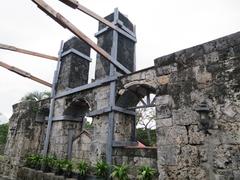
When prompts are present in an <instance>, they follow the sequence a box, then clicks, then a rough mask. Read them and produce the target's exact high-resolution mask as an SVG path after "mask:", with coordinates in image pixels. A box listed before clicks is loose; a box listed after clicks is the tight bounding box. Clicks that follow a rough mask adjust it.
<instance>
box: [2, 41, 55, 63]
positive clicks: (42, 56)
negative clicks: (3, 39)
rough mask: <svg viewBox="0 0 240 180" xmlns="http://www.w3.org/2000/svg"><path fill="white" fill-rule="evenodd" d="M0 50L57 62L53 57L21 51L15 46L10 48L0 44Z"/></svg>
mask: <svg viewBox="0 0 240 180" xmlns="http://www.w3.org/2000/svg"><path fill="white" fill-rule="evenodd" d="M0 49H4V50H9V51H14V52H18V53H22V54H28V55H32V56H37V57H41V58H45V59H50V60H54V61H57V60H58V58H57V57H54V56H49V55H46V54H42V53H38V52H34V51H29V50H26V49H21V48H17V47H15V46H10V45H6V44H0Z"/></svg>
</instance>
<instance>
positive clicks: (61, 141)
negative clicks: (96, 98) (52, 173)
mask: <svg viewBox="0 0 240 180" xmlns="http://www.w3.org/2000/svg"><path fill="white" fill-rule="evenodd" d="M89 56H90V47H89V46H88V45H87V44H86V43H84V42H83V41H82V40H80V39H78V38H76V37H73V38H71V39H70V40H68V41H67V42H66V43H65V44H64V47H63V53H62V58H61V66H60V72H59V78H58V81H57V88H56V90H57V93H56V94H57V95H58V94H60V93H62V92H64V91H66V90H69V89H72V88H75V87H78V86H81V85H84V84H87V83H88V72H89V63H90V58H89ZM86 104H87V103H84V100H81V101H76V102H75V101H74V100H73V98H72V96H66V97H63V98H59V99H56V101H55V107H54V117H53V124H52V131H51V137H50V146H49V154H55V155H57V156H58V157H59V158H67V157H70V154H68V149H69V147H70V146H71V139H72V135H76V134H78V133H79V132H80V131H81V128H82V123H83V118H84V115H85V111H83V110H85V109H86V107H87V105H86ZM70 149H71V148H70Z"/></svg>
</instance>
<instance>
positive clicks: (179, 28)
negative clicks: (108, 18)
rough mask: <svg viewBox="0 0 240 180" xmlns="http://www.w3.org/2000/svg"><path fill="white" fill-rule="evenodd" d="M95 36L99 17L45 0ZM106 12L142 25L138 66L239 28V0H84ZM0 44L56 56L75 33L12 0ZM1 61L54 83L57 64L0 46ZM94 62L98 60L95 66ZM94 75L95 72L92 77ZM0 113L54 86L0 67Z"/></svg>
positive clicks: (3, 14)
mask: <svg viewBox="0 0 240 180" xmlns="http://www.w3.org/2000/svg"><path fill="white" fill-rule="evenodd" d="M46 2H47V3H49V4H50V5H52V7H53V8H55V9H56V10H57V11H58V12H60V13H62V14H63V15H64V16H66V17H67V18H68V19H69V20H70V21H71V22H73V23H74V24H75V25H76V26H77V27H78V28H79V29H80V30H81V31H83V32H84V33H85V34H87V35H88V36H89V37H90V38H91V39H92V40H94V41H96V39H95V38H94V33H96V31H97V21H95V20H93V19H91V18H90V17H88V16H86V15H85V14H83V13H81V12H79V11H76V10H73V9H71V8H69V7H67V6H65V5H63V4H62V3H60V2H59V1H57V0H46ZM79 2H80V3H81V4H83V5H84V6H86V7H88V8H89V9H91V10H93V11H95V12H96V13H97V14H99V15H101V16H105V15H108V14H110V13H111V12H113V10H114V8H115V7H118V8H119V10H120V11H121V12H122V13H124V14H126V15H128V17H129V19H130V20H131V21H132V22H133V23H134V24H136V26H137V39H138V43H137V52H136V55H137V69H142V68H146V67H149V66H152V65H153V60H154V59H155V58H157V57H160V56H163V55H166V54H169V53H172V52H175V51H178V50H181V49H185V48H188V47H191V46H194V45H197V44H200V43H204V42H206V41H210V40H212V39H216V38H219V37H222V36H225V35H228V34H231V33H234V32H237V31H239V30H240V1H239V0H152V1H145V0H131V1H129V0H81V1H80V0H79ZM0 22H1V25H0V43H5V44H10V45H14V46H17V47H21V48H25V49H29V50H34V51H37V52H42V53H46V54H50V55H55V56H56V55H57V52H58V49H59V46H60V41H61V40H65V41H66V40H67V39H69V38H70V37H71V36H73V35H72V34H71V33H70V32H69V31H68V30H66V29H63V28H62V27H61V26H59V25H58V24H57V23H56V22H54V21H53V20H52V19H51V18H49V17H48V16H47V15H45V14H44V13H43V12H42V11H41V10H39V9H38V8H37V6H36V5H35V4H34V3H32V1H31V0H21V1H20V0H7V1H2V2H1V5H0ZM92 58H93V59H95V54H94V53H93V54H92ZM0 61H3V62H5V63H8V64H11V65H14V66H17V67H19V68H22V69H24V70H26V71H28V72H30V73H31V74H33V75H36V76H39V77H40V78H42V79H44V80H47V81H49V82H51V81H52V76H53V71H54V69H55V66H56V64H55V62H52V61H48V60H45V59H41V58H36V57H31V56H27V55H22V54H16V53H13V52H9V51H4V50H0ZM92 66H94V63H93V65H92ZM92 77H93V76H92ZM0 86H1V88H0V112H1V113H3V114H4V115H5V116H7V117H8V118H9V117H10V116H11V113H12V104H15V103H17V102H19V100H20V99H21V97H22V96H24V95H25V94H26V93H28V92H31V91H35V90H38V91H43V90H49V91H50V89H49V88H48V87H45V86H43V85H41V84H38V83H36V82H33V81H31V80H28V79H26V78H23V77H20V76H18V75H16V74H14V73H12V72H10V71H7V70H5V69H3V68H1V67H0Z"/></svg>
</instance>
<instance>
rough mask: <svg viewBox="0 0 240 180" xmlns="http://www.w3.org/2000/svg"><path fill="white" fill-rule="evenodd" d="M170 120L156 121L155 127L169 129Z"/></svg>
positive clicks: (171, 123)
mask: <svg viewBox="0 0 240 180" xmlns="http://www.w3.org/2000/svg"><path fill="white" fill-rule="evenodd" d="M172 121H173V120H172V118H162V119H161V118H160V119H156V127H157V128H158V127H169V126H172V125H173V122H172Z"/></svg>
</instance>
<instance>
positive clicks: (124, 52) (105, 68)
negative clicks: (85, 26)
mask: <svg viewBox="0 0 240 180" xmlns="http://www.w3.org/2000/svg"><path fill="white" fill-rule="evenodd" d="M105 19H107V20H108V21H110V22H114V13H112V14H110V15H108V16H106V17H105ZM117 19H118V20H117V21H116V25H118V26H120V27H121V26H122V27H124V28H127V29H128V30H129V31H131V32H132V33H133V32H134V26H133V24H132V22H131V21H130V20H129V19H128V18H127V17H126V16H124V15H123V14H122V13H120V12H119V13H118V17H117ZM105 28H107V27H106V26H105V25H104V24H102V23H99V29H98V30H99V32H98V33H96V35H95V36H96V37H97V39H98V42H97V44H98V46H99V47H101V48H103V49H104V50H105V51H107V52H108V53H109V54H111V51H112V45H113V30H111V29H110V28H107V29H106V30H104V29H105ZM117 61H119V62H120V63H121V64H122V65H123V66H125V67H126V68H127V69H128V70H129V71H131V72H133V71H135V42H134V41H133V40H131V39H129V38H127V37H125V36H124V35H121V34H120V33H118V40H117ZM109 75H110V63H109V62H108V61H107V60H105V59H104V58H103V57H102V56H100V55H97V61H96V69H95V79H102V78H104V77H106V76H109Z"/></svg>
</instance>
